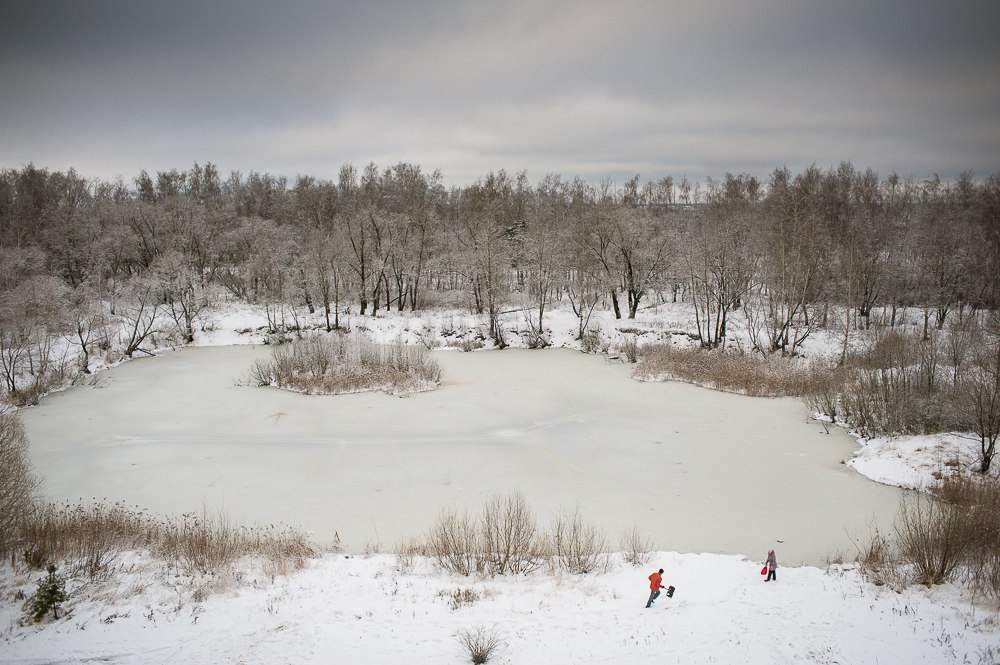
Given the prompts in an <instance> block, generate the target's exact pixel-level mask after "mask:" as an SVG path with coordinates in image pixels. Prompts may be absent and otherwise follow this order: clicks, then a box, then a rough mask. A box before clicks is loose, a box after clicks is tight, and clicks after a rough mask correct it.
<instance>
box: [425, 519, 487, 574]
mask: <svg viewBox="0 0 1000 665" xmlns="http://www.w3.org/2000/svg"><path fill="white" fill-rule="evenodd" d="M479 536H480V531H479V525H478V524H477V523H476V520H475V519H473V518H472V517H470V516H469V514H468V513H463V514H461V515H460V514H459V513H457V512H456V511H454V510H444V511H443V512H442V513H441V516H440V517H439V518H438V521H437V523H436V524H435V525H434V526H433V527H432V528H431V530H430V532H429V533H428V534H427V548H428V550H429V551H430V553H431V556H433V557H434V559H435V560H436V561H437V563H438V565H439V566H441V568H443V569H444V570H447V571H450V572H453V573H458V574H459V575H466V576H468V575H471V574H472V573H474V572H477V571H479V570H480V568H481V564H482V545H481V543H480V538H479Z"/></svg>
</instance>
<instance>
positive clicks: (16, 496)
mask: <svg viewBox="0 0 1000 665" xmlns="http://www.w3.org/2000/svg"><path fill="white" fill-rule="evenodd" d="M38 484H39V481H38V479H37V478H36V477H35V476H34V474H33V473H32V468H31V461H30V457H29V454H28V438H27V437H26V436H25V434H24V426H23V425H22V424H21V419H20V417H19V416H18V415H17V412H13V411H7V410H5V409H0V554H6V553H7V552H9V551H10V550H11V548H12V547H14V546H15V545H16V544H17V530H18V526H19V525H20V523H21V521H22V520H23V519H24V518H25V517H26V516H27V514H28V512H29V511H30V510H31V506H32V505H33V503H34V500H35V490H36V489H37V487H38Z"/></svg>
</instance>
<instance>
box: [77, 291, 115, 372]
mask: <svg viewBox="0 0 1000 665" xmlns="http://www.w3.org/2000/svg"><path fill="white" fill-rule="evenodd" d="M67 306H68V307H67V309H68V318H69V327H70V329H69V331H68V332H67V339H68V340H69V341H70V343H72V344H78V345H79V346H80V372H81V373H83V374H89V373H90V347H91V345H93V344H95V343H98V342H101V341H104V342H106V341H107V335H108V317H107V314H106V313H105V309H104V304H103V303H102V302H101V300H100V299H99V298H98V297H97V294H96V293H95V292H94V290H93V289H91V288H90V287H89V286H87V285H81V286H78V287H76V288H75V289H73V290H72V292H71V293H70V296H69V299H68V302H67Z"/></svg>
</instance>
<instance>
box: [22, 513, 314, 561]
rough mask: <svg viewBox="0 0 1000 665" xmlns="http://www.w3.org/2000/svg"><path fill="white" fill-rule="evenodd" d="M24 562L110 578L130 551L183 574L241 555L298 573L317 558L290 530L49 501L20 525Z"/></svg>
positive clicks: (299, 535) (218, 518)
mask: <svg viewBox="0 0 1000 665" xmlns="http://www.w3.org/2000/svg"><path fill="white" fill-rule="evenodd" d="M19 535H20V543H21V545H22V548H23V549H22V554H23V560H24V561H25V563H27V564H28V565H29V566H31V567H34V568H42V567H44V566H45V565H47V564H48V563H53V562H56V561H59V562H63V565H64V567H65V568H67V569H68V570H69V571H70V572H71V573H72V574H74V575H83V576H87V577H89V578H92V579H93V578H103V577H108V576H110V575H112V574H113V573H114V571H115V569H116V563H117V562H118V560H119V557H121V555H122V554H123V553H124V552H126V551H146V552H148V553H149V554H151V555H152V556H154V557H157V558H160V559H162V560H165V561H166V562H167V563H168V564H170V565H172V566H175V567H176V568H177V569H178V570H179V571H181V572H183V573H184V574H191V575H193V574H210V573H215V572H219V571H221V570H223V569H225V568H227V567H229V566H232V565H233V564H235V563H236V562H237V561H238V560H240V559H241V558H243V557H250V558H261V559H263V560H265V561H267V562H269V563H270V564H272V566H273V568H274V569H275V570H278V571H284V570H296V569H298V568H301V567H302V566H303V565H304V564H305V560H306V559H308V558H309V557H311V556H314V555H315V554H316V549H315V548H314V547H313V546H312V545H311V544H310V543H309V540H308V539H307V537H306V536H305V535H304V534H302V533H300V532H298V531H296V530H294V529H290V528H277V527H252V528H248V527H236V526H233V525H232V524H230V522H229V521H228V520H227V519H226V518H225V517H224V516H221V515H220V516H216V517H212V516H209V515H208V514H207V513H205V512H203V513H202V514H200V515H198V514H193V513H192V514H186V515H183V516H181V517H179V518H157V517H154V516H152V515H150V514H148V513H146V512H145V511H141V510H137V509H133V508H129V507H127V506H125V505H124V504H120V503H118V504H112V505H107V504H103V503H96V504H92V505H85V504H82V503H78V504H75V505H73V504H61V505H55V504H45V505H39V506H36V507H35V508H34V510H33V511H32V512H31V514H30V515H29V517H28V518H27V519H26V520H24V521H23V523H22V525H21V528H20V532H19Z"/></svg>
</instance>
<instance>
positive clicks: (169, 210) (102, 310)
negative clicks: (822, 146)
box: [0, 162, 1000, 389]
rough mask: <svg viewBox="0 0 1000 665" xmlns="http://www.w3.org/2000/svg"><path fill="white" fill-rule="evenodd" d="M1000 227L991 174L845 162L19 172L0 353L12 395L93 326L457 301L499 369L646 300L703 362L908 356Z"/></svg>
mask: <svg viewBox="0 0 1000 665" xmlns="http://www.w3.org/2000/svg"><path fill="white" fill-rule="evenodd" d="M998 211H1000V174H995V175H992V176H990V177H988V178H986V179H985V180H976V179H974V178H973V177H972V175H971V174H968V173H966V174H963V175H962V176H961V177H959V178H958V179H957V180H955V181H954V182H942V181H941V180H940V179H938V178H936V177H935V178H933V179H930V180H924V181H916V180H913V179H903V178H900V177H898V176H897V175H895V174H891V175H889V176H888V177H886V178H880V177H879V176H878V174H876V173H875V172H874V171H872V170H870V169H868V170H860V169H857V168H855V167H854V166H853V165H852V164H851V163H849V162H844V163H842V164H840V165H839V166H838V167H837V168H834V169H827V170H823V169H820V168H817V167H815V166H812V167H809V168H806V169H805V170H803V171H802V172H800V173H792V172H790V171H789V170H788V169H787V168H778V169H775V170H774V171H773V172H772V173H771V175H770V176H769V178H768V179H767V180H766V181H761V180H759V179H758V178H755V177H753V176H750V175H746V174H739V175H733V174H728V173H727V174H726V175H725V176H724V177H723V178H722V179H719V180H715V179H711V178H708V179H706V180H705V181H704V182H696V183H691V182H690V181H688V180H687V178H681V179H680V180H679V181H675V180H674V179H673V178H671V177H666V178H662V179H660V180H657V181H650V182H645V183H643V182H641V180H640V177H639V176H638V175H636V176H634V177H632V178H630V179H629V180H627V181H626V182H624V183H621V185H620V186H616V185H614V184H613V183H610V182H602V183H599V184H596V185H595V184H590V183H587V182H585V181H583V180H581V179H579V178H574V179H571V180H570V179H564V178H562V177H561V176H559V175H556V174H550V175H547V176H545V177H544V178H543V179H542V180H541V181H539V182H537V183H535V184H532V183H530V182H529V181H528V179H527V177H526V175H525V174H524V173H523V172H522V173H516V174H510V173H507V172H505V171H499V172H490V173H488V174H487V175H485V176H484V177H482V178H480V179H479V180H477V181H476V182H474V183H472V184H470V185H466V186H460V187H450V188H449V187H446V186H445V185H444V184H443V178H442V175H441V173H440V172H439V171H434V172H430V173H428V172H425V171H424V170H422V169H421V167H420V166H418V165H415V164H410V163H399V164H396V165H393V166H389V167H386V168H380V167H378V166H377V165H375V164H369V165H367V166H366V167H365V168H364V169H361V170H359V169H357V168H355V167H354V166H353V165H350V164H346V165H344V166H343V167H341V169H340V171H339V173H338V176H337V179H336V180H335V181H334V180H323V179H319V178H315V177H311V176H298V177H296V178H295V179H294V181H293V182H290V181H289V180H288V179H287V178H285V177H282V176H275V175H271V174H268V173H258V172H250V173H246V174H244V173H241V172H239V171H233V172H231V173H230V174H229V175H228V176H223V175H222V174H220V172H219V170H218V168H217V167H216V166H215V165H213V164H211V163H206V164H205V165H204V166H202V165H199V164H197V163H195V164H194V165H193V166H192V167H191V168H190V169H188V170H186V171H177V170H171V171H160V172H157V173H156V174H155V175H151V174H149V173H147V172H145V171H142V172H140V173H139V175H138V176H136V177H135V178H134V179H133V180H132V181H131V182H125V181H124V180H122V179H118V180H115V181H103V180H99V179H88V178H85V177H83V176H81V175H80V174H78V173H76V172H75V171H74V170H69V171H67V172H59V171H49V170H47V169H44V168H38V167H35V166H34V165H28V166H26V167H23V168H21V169H19V170H18V169H7V170H3V171H0V286H2V291H3V294H4V295H3V298H2V303H0V307H2V323H0V327H2V330H0V335H2V339H0V346H2V354H0V355H2V356H3V358H2V362H3V368H4V370H5V374H6V379H7V387H8V389H14V388H16V386H15V385H14V381H15V376H16V374H17V373H18V371H20V370H18V369H17V368H18V367H21V366H23V365H24V364H25V363H26V364H27V366H28V372H29V373H31V374H37V369H38V368H36V367H34V366H33V365H34V364H38V363H45V362H46V360H45V353H40V352H38V350H37V347H38V346H39V344H41V346H42V347H44V346H45V345H46V342H45V341H44V339H42V338H41V337H39V331H51V330H55V329H59V331H60V333H61V334H64V335H69V336H70V337H72V338H73V341H74V342H75V343H76V345H77V346H78V347H79V348H81V349H82V350H83V353H84V357H83V361H82V362H83V364H84V366H85V365H86V362H87V358H86V350H87V348H88V346H90V345H91V344H93V343H95V342H97V341H98V340H99V338H100V336H101V331H102V330H103V328H102V326H103V325H104V324H105V322H106V319H107V317H109V316H114V317H118V319H119V320H121V321H122V322H124V329H125V334H124V339H123V340H122V347H123V351H124V353H125V354H126V355H132V354H133V353H136V352H140V351H142V343H143V341H144V339H146V337H147V336H148V335H149V334H151V333H152V332H153V331H155V330H156V329H157V322H158V321H160V322H162V321H169V322H171V324H172V325H173V326H174V327H175V329H176V331H177V333H178V335H179V336H180V337H181V339H182V340H186V341H191V340H192V339H193V335H194V330H195V326H196V322H197V321H198V319H199V317H200V316H201V314H202V313H203V312H204V310H205V308H206V307H207V306H208V305H209V304H210V302H211V300H212V298H213V297H217V294H219V293H228V294H230V295H231V296H232V297H235V298H238V299H240V300H241V301H245V302H248V303H253V304H256V305H259V306H261V307H262V308H263V310H264V311H265V312H266V313H267V316H268V323H269V325H270V326H271V327H272V328H273V329H275V330H277V329H281V328H287V327H294V326H296V325H298V323H299V321H298V320H297V319H298V317H299V316H300V315H299V314H298V312H302V311H306V310H307V311H309V312H310V313H316V312H319V313H321V314H322V315H323V319H324V322H325V326H326V328H327V329H330V330H332V329H334V328H337V327H338V326H339V325H340V321H339V314H340V313H341V312H343V311H345V310H346V308H352V309H353V308H356V309H357V312H358V313H359V314H361V315H375V314H376V313H377V312H378V311H382V310H387V309H395V310H398V311H402V310H413V311H418V310H421V309H424V308H427V307H431V306H434V305H436V304H437V303H440V302H441V301H442V299H443V298H444V294H450V295H452V296H453V295H454V294H456V293H461V294H463V297H464V299H465V302H466V303H467V304H468V306H469V307H470V308H471V309H472V310H473V311H475V312H477V313H479V314H482V315H483V317H484V323H485V325H486V327H487V328H488V330H489V335H490V336H491V337H492V339H493V340H494V342H495V343H496V344H497V345H499V346H501V347H502V346H504V345H505V340H504V334H505V331H504V324H503V321H502V317H501V315H502V314H503V313H504V312H506V311H509V310H510V308H512V307H515V306H516V307H518V308H520V309H521V310H522V311H524V312H525V313H526V316H525V321H526V322H527V325H528V326H529V327H530V328H531V330H532V332H533V334H535V335H537V340H538V342H539V344H544V343H545V339H544V317H545V313H546V311H547V309H548V308H550V307H551V306H553V305H556V304H561V305H568V306H570V307H572V309H573V311H574V312H575V313H576V314H577V316H578V317H579V321H580V329H579V331H578V332H579V334H580V335H581V336H582V335H583V333H584V331H585V329H586V326H587V321H588V319H589V317H590V315H591V313H592V312H593V311H594V309H595V308H597V307H608V308H609V309H612V310H613V311H614V313H615V316H617V317H619V318H634V317H635V316H636V314H637V312H638V311H639V309H640V308H641V307H643V306H644V305H646V304H655V303H657V302H659V301H660V300H661V299H671V300H674V301H683V302H686V303H689V304H690V305H691V306H692V307H693V311H694V313H695V317H696V331H695V334H696V335H697V337H698V339H699V340H700V342H701V344H702V345H704V346H706V347H717V346H720V345H724V344H725V342H726V339H727V330H728V326H729V325H730V322H731V320H732V317H733V316H735V315H736V314H737V313H739V315H740V316H741V317H743V320H744V321H745V322H746V323H747V326H748V328H749V329H750V331H751V337H752V342H751V344H752V346H753V348H754V349H756V350H758V351H760V352H762V353H764V354H767V353H773V352H782V353H794V352H795V351H796V350H797V349H798V348H799V346H800V345H801V344H802V342H803V341H804V340H805V339H806V338H807V337H808V336H809V334H810V333H811V332H812V331H813V330H814V329H815V328H816V327H817V326H820V325H830V316H831V311H833V310H836V311H838V312H841V313H842V314H840V315H839V318H838V324H837V325H842V326H844V328H845V329H846V330H850V329H857V328H867V327H869V326H871V325H872V322H873V318H879V319H883V320H885V322H886V323H887V324H889V325H893V324H895V322H896V318H897V313H898V312H899V311H901V310H902V309H904V308H919V310H920V311H921V312H922V314H923V333H924V335H925V336H926V335H928V334H930V331H931V330H932V329H933V328H935V327H937V328H941V327H942V326H944V324H945V322H946V320H948V317H949V315H955V314H957V316H958V317H959V318H962V317H964V316H966V315H968V314H969V313H971V312H973V311H975V310H980V309H996V308H997V304H998V302H1000V222H998V219H1000V217H998ZM843 313H846V315H844V314H843ZM42 337H44V335H43V336H42ZM29 341H30V342H31V343H29ZM32 344H33V345H34V347H35V348H34V350H33V349H32V348H30V347H32ZM44 350H45V349H43V351H44Z"/></svg>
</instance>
